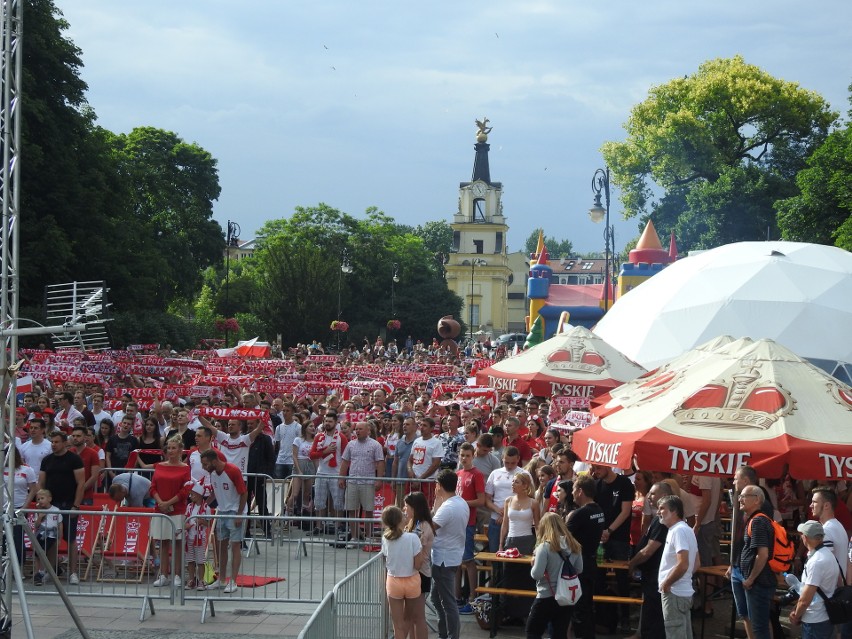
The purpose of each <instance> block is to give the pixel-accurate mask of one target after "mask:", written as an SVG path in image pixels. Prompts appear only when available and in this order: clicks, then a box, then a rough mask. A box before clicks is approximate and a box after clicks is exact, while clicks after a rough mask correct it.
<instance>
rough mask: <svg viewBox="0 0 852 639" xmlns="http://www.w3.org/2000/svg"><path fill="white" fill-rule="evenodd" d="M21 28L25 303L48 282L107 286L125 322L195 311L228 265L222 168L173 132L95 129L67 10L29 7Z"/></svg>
mask: <svg viewBox="0 0 852 639" xmlns="http://www.w3.org/2000/svg"><path fill="white" fill-rule="evenodd" d="M24 24H25V37H26V42H25V46H24V47H23V52H24V57H23V77H22V85H23V91H22V93H23V100H22V103H21V105H20V109H21V157H22V165H21V166H22V171H21V206H20V209H21V224H20V225H19V226H18V228H19V229H20V251H19V266H20V273H21V305H22V306H25V307H36V306H38V305H39V304H40V302H41V301H42V297H43V293H44V286H45V285H46V284H52V283H60V282H68V281H72V280H101V279H103V280H106V282H107V285H108V286H109V288H110V299H111V301H112V302H113V303H114V309H115V310H117V311H119V312H120V311H122V310H123V311H131V310H132V311H137V310H138V309H139V307H140V306H142V307H144V308H145V310H146V311H147V312H158V311H165V310H166V309H167V308H168V307H169V305H170V304H172V303H173V302H175V301H176V300H184V301H187V302H188V301H189V300H191V299H192V298H193V297H194V296H195V295H196V294H197V293H198V292H199V291H200V287H201V272H202V270H203V269H204V268H205V267H206V266H208V265H210V264H213V263H215V262H218V261H220V259H221V255H222V247H223V244H224V241H223V235H222V229H221V228H220V227H219V225H218V223H216V222H215V221H214V220H213V219H212V214H213V210H212V202H213V201H214V200H215V199H216V198H218V196H219V182H218V172H217V169H216V160H215V159H213V157H212V156H211V155H210V154H209V153H208V152H207V151H205V150H204V149H203V148H201V147H200V146H198V145H197V144H190V143H186V142H184V141H183V140H182V139H181V138H180V137H179V136H178V135H177V134H175V133H172V132H169V131H163V130H161V129H157V128H154V127H141V126H140V127H138V128H135V129H133V131H131V132H130V133H128V134H120V135H119V134H115V133H112V132H110V131H108V130H106V129H104V128H102V127H99V126H97V125H96V116H95V112H94V109H93V108H92V107H91V106H90V105H89V104H88V103H87V102H86V98H85V91H86V89H87V87H86V83H85V82H84V81H83V80H82V78H81V71H82V68H83V62H82V52H81V51H80V49H79V48H78V47H76V46H75V45H74V43H73V42H72V41H71V40H70V39H68V38H67V37H65V35H64V33H65V31H66V30H67V29H68V26H69V25H68V23H67V22H66V21H65V20H64V19H63V18H62V14H61V12H60V11H59V10H58V9H57V8H56V6H55V5H54V3H53V1H52V0H28V1H27V2H26V4H25V6H24Z"/></svg>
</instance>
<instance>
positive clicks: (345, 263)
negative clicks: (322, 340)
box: [337, 247, 352, 353]
mask: <svg viewBox="0 0 852 639" xmlns="http://www.w3.org/2000/svg"><path fill="white" fill-rule="evenodd" d="M351 272H352V265H351V264H350V263H349V251H348V250H347V249H346V248H345V247H344V249H343V251H342V252H341V254H340V273H338V274H337V321H338V322H339V321H340V318H341V317H342V314H343V308H342V307H341V305H340V301H341V297H340V290H341V286H342V285H343V275H344V274H346V275H349V273H351ZM337 352H338V353H339V352H340V331H337Z"/></svg>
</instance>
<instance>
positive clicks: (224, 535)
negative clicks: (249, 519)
mask: <svg viewBox="0 0 852 639" xmlns="http://www.w3.org/2000/svg"><path fill="white" fill-rule="evenodd" d="M217 514H218V515H228V516H227V517H222V518H221V519H217V520H216V537H218V538H219V541H230V542H231V543H237V542H241V541H242V540H243V538H244V536H245V532H246V516H245V515H243V516H242V517H241V518H240V519H241V523H240V525H239V526H237V524H236V519H237V513H236V512H233V511H228V510H226V511H221V510H220V511H219V512H218V513H217Z"/></svg>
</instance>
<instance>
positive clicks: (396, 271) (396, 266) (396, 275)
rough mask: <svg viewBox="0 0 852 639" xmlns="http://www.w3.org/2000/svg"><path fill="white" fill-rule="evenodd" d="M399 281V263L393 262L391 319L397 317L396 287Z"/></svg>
mask: <svg viewBox="0 0 852 639" xmlns="http://www.w3.org/2000/svg"><path fill="white" fill-rule="evenodd" d="M398 283H399V264H397V263H396V262H394V263H393V277H391V319H396V307H395V302H396V289H395V288H394V285H395V284H398Z"/></svg>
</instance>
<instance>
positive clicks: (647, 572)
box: [628, 482, 673, 639]
mask: <svg viewBox="0 0 852 639" xmlns="http://www.w3.org/2000/svg"><path fill="white" fill-rule="evenodd" d="M672 492H673V491H672V487H671V486H669V485H668V484H667V483H665V482H659V483H656V484H654V485H653V486H651V490H649V491H648V494H647V496H646V497H645V499H647V500H648V503H649V504H651V509H652V511H653V512H655V513H656V512H657V501H658V500H659V499H660V498H661V497H666V496H668V495H671V494H672ZM668 532H669V529H668V528H666V527H665V526H664V525H663V522H662V521H660V518H659V517H658V516H656V515H655V516H654V518H653V519H652V520H651V525H650V526H648V531H647V532H646V533H645V534H644V535H643V536H642V538H641V539H640V540H639V543H638V544H637V546H636V554H635V555H633V558H632V559H631V560H630V563H629V564H628V574H632V573H633V571H634V570H636V569H637V568H638V569H639V571H640V572H641V573H642V615H641V618H640V626H639V636H640V637H642V639H666V628H665V625H664V621H663V602H662V599H661V598H660V591H659V583H658V582H659V572H660V559H661V558H662V556H663V549H664V547H665V545H666V536H667V535H668Z"/></svg>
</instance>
